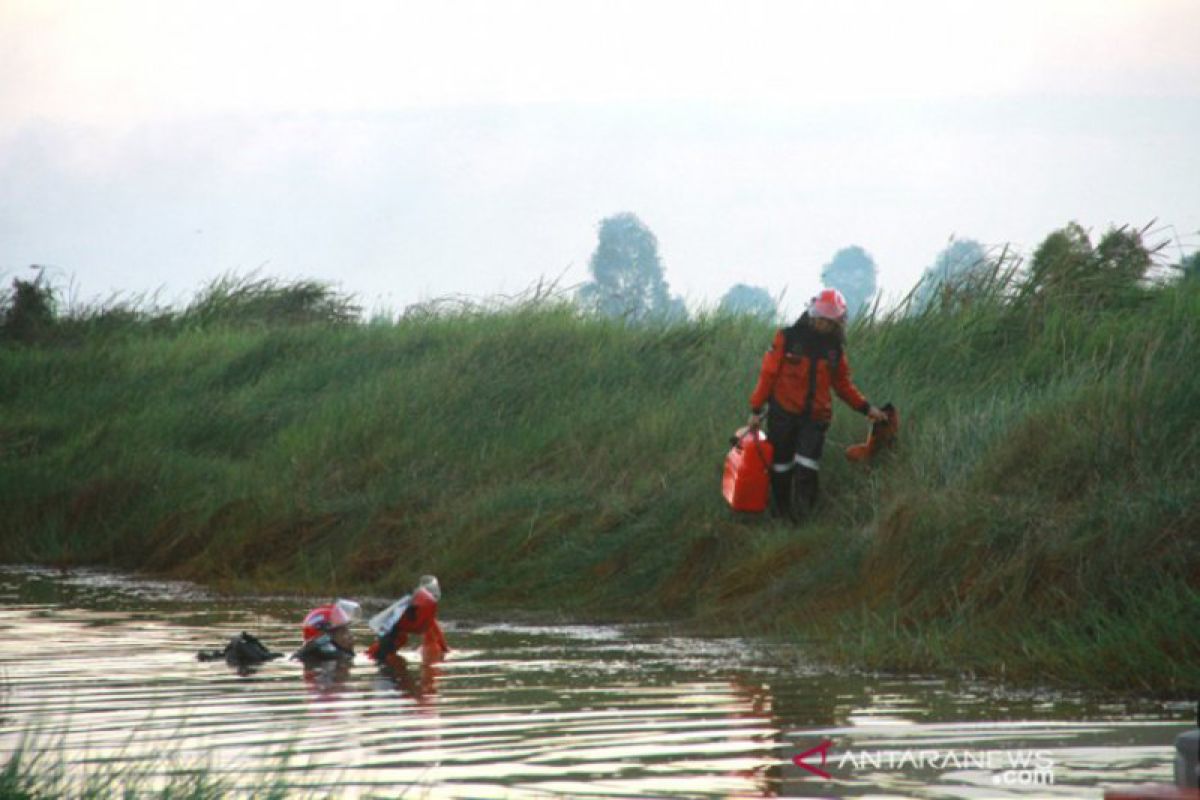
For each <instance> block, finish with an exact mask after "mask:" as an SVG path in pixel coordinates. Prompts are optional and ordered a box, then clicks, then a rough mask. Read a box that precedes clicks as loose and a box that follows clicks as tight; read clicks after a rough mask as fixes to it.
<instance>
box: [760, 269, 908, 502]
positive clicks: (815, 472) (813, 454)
mask: <svg viewBox="0 0 1200 800" xmlns="http://www.w3.org/2000/svg"><path fill="white" fill-rule="evenodd" d="M845 325H846V300H845V298H843V297H842V293H841V292H839V291H838V290H837V289H822V290H821V292H820V293H819V294H818V295H817V296H816V297H814V298H812V300H811V301H810V302H809V304H808V309H807V310H806V311H805V312H804V313H803V314H802V315H801V316H800V319H798V320H796V322H795V323H794V324H793V325H791V326H790V327H787V328H781V329H779V330H778V331H776V333H775V338H774V340H773V341H772V342H771V349H770V350H768V351H767V353H766V355H765V356H763V361H762V369H761V370H760V372H759V376H758V383H757V385H756V386H755V387H754V392H753V393H752V394H751V395H750V411H751V413H750V422H749V424H750V426H751V427H752V428H757V427H759V426H760V425H761V424H762V422H763V419H764V417H765V419H766V423H767V439H768V440H769V441H770V442H771V444H772V445H773V446H774V449H775V455H774V457H773V459H772V464H771V501H772V502H771V511H772V513H773V514H775V515H776V516H784V517H789V518H793V519H794V518H796V517H797V516H798V515H799V513H800V512H803V511H808V510H811V508H812V506H813V504H814V503H816V499H817V489H818V480H817V478H818V476H819V474H820V473H819V470H820V460H821V451H822V449H823V448H824V446H825V432H826V431H827V430H828V429H829V421H830V420H831V419H832V418H833V400H832V397H831V394H830V390H831V389H832V390H833V391H834V392H836V393H837V395H838V397H840V398H841V399H842V400H843V401H844V402H845V403H846V404H847V405H848V406H850V407H851V408H853V409H854V410H855V411H858V412H859V413H861V414H865V415H866V416H867V417H868V418H870V419H871V421H872V422H877V421H881V420H885V419H887V415H886V414H885V413H884V412H882V411H880V410H879V409H878V408H876V407H875V406H873V405H871V403H870V402H869V401H868V400H867V398H866V397H864V396H863V394H862V392H860V391H859V390H858V387H856V386H855V385H854V382H853V381H852V380H851V379H850V361H849V359H847V358H846V352H845V349H846V330H845Z"/></svg>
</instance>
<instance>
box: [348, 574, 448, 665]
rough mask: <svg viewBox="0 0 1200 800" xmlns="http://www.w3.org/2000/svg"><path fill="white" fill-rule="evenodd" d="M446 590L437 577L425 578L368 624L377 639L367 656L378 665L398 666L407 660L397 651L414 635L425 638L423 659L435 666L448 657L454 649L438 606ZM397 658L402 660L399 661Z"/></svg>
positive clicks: (422, 651)
mask: <svg viewBox="0 0 1200 800" xmlns="http://www.w3.org/2000/svg"><path fill="white" fill-rule="evenodd" d="M441 599H442V588H441V586H440V585H439V584H438V579H437V578H435V577H434V576H433V575H423V576H421V579H420V581H418V582H417V587H416V588H415V589H413V591H412V593H411V594H407V595H405V596H404V597H402V598H400V599H399V600H397V601H396V602H395V603H393V604H392V605H390V606H388V607H387V608H385V609H384V610H383V611H381V612H380V613H378V614H376V615H375V616H374V617H372V618H371V620H370V622H369V623H368V624H369V625H370V626H371V629H372V630H373V631H375V634H376V638H375V641H374V642H373V643H372V644H371V646H370V647H369V648H368V649H367V656H369V657H370V658H371V660H373V661H374V662H375V663H377V664H389V665H391V666H396V665H397V664H403V663H404V659H403V658H401V657H400V656H399V655H397V653H396V651H397V650H399V649H400V648H401V647H403V646H404V645H405V644H407V643H408V637H409V636H410V635H412V634H420V635H421V660H422V661H423V662H424V663H426V664H433V663H436V662H438V661H441V660H442V659H443V658H445V655H446V652H447V651H448V650H449V649H450V647H449V646H448V645H447V644H446V636H445V634H443V633H442V628H441V626H440V625H438V621H437V610H438V603H439V602H440V601H441ZM397 659H399V660H398V661H397Z"/></svg>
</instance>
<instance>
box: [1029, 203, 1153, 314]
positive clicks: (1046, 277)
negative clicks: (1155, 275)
mask: <svg viewBox="0 0 1200 800" xmlns="http://www.w3.org/2000/svg"><path fill="white" fill-rule="evenodd" d="M1144 232H1145V231H1144V230H1142V231H1138V230H1135V229H1133V228H1130V227H1129V226H1128V225H1122V226H1121V227H1119V228H1109V229H1108V231H1107V232H1106V233H1105V234H1104V236H1103V237H1102V238H1101V239H1100V243H1099V244H1098V245H1097V246H1096V247H1092V241H1091V238H1090V237H1089V236H1088V232H1087V231H1086V230H1084V229H1083V227H1082V226H1081V225H1079V223H1077V222H1072V223H1070V224H1068V225H1067V226H1066V227H1065V228H1061V229H1059V230H1057V231H1054V232H1053V233H1051V234H1050V235H1049V236H1047V237H1046V239H1045V240H1044V241H1043V242H1042V243H1041V244H1040V245H1038V247H1037V250H1035V251H1034V253H1033V261H1032V263H1031V264H1030V268H1029V275H1028V277H1027V278H1026V280H1025V286H1024V288H1025V291H1026V292H1028V293H1029V294H1032V295H1034V296H1038V297H1056V298H1065V299H1072V300H1074V301H1078V302H1085V303H1086V302H1105V301H1107V300H1110V299H1112V298H1113V297H1114V296H1115V295H1117V294H1119V293H1120V292H1122V291H1125V290H1128V289H1131V288H1133V287H1134V286H1136V285H1137V283H1138V281H1140V280H1141V279H1142V278H1144V277H1145V276H1146V272H1147V271H1148V270H1149V269H1150V267H1151V265H1152V264H1153V263H1154V259H1153V254H1152V252H1151V251H1150V250H1148V249H1147V248H1146V246H1145V245H1144V244H1143V243H1142V234H1143V233H1144Z"/></svg>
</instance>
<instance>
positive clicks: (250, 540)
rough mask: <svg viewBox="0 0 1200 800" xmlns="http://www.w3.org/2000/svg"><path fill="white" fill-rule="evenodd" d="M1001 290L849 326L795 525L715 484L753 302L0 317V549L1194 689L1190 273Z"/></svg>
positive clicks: (237, 580) (1195, 389)
mask: <svg viewBox="0 0 1200 800" xmlns="http://www.w3.org/2000/svg"><path fill="white" fill-rule="evenodd" d="M278 289H279V287H278V286H274V285H272V291H275V290H278ZM1018 290H1019V287H1018V286H1017V285H1016V284H1015V283H1013V281H1012V279H1011V277H1005V276H1004V275H1003V274H998V276H997V278H996V280H995V282H994V284H993V285H991V286H988V287H985V288H984V289H982V290H979V291H978V292H977V293H976V294H975V295H973V296H972V297H971V298H970V299H971V302H967V303H958V304H956V305H955V306H953V307H935V308H931V309H927V310H926V311H924V312H923V313H920V314H910V315H904V314H893V315H890V316H879V317H874V318H870V319H866V320H863V321H861V322H860V323H859V324H857V325H856V326H855V327H854V329H853V330H851V332H850V349H849V355H850V360H851V362H852V364H853V366H854V370H855V375H856V378H857V381H858V383H859V385H860V387H861V388H862V389H863V390H864V391H865V392H866V393H867V395H868V396H869V397H871V398H872V399H873V400H874V401H876V402H877V403H882V402H884V401H887V400H891V401H893V402H895V403H896V404H897V406H898V407H899V408H900V410H901V414H902V419H903V425H904V427H903V432H902V438H901V444H900V447H899V449H898V450H897V451H896V452H894V453H891V454H889V456H888V457H887V458H885V459H884V460H883V462H882V463H879V464H877V465H875V466H873V467H871V468H861V467H859V466H857V465H852V464H849V463H848V462H846V461H845V460H844V459H842V458H841V455H840V450H841V446H843V445H847V444H850V443H852V442H855V441H860V440H861V439H862V438H863V437H864V436H865V433H866V424H865V422H864V421H863V420H862V418H861V417H859V416H857V415H855V414H854V413H852V412H850V411H849V410H848V409H846V408H845V407H844V406H840V407H839V408H838V409H837V412H836V419H835V424H834V426H833V428H832V430H831V432H830V437H829V443H828V445H827V451H826V456H825V459H824V462H823V475H822V486H823V491H824V495H823V498H822V502H821V506H820V508H819V509H818V512H817V514H816V515H815V516H814V517H813V518H812V519H810V520H809V521H808V523H807V524H805V525H804V526H802V527H800V528H791V527H787V526H784V525H780V524H777V523H773V522H770V521H767V520H751V521H747V520H742V519H736V518H734V517H732V516H731V515H730V514H729V513H728V512H727V510H726V509H725V508H724V506H723V503H722V501H721V499H720V495H719V492H718V486H719V477H720V466H721V461H722V458H723V456H724V451H725V449H726V448H727V442H728V436H729V435H730V433H732V431H733V429H734V428H735V427H737V426H738V425H740V424H742V423H743V422H744V418H745V413H746V404H747V396H748V394H749V392H750V389H751V388H752V385H753V382H754V379H755V376H756V373H757V366H758V361H759V357H760V355H761V352H762V350H763V348H764V346H765V345H766V343H767V342H768V341H769V339H770V336H771V330H770V328H769V326H768V325H767V324H766V323H763V322H760V321H756V320H753V319H748V318H736V317H723V316H716V315H707V316H702V317H700V318H699V319H694V320H692V321H689V322H684V323H676V324H670V325H665V324H664V325H658V326H655V325H647V326H636V327H631V326H626V325H623V324H620V323H618V322H614V321H610V320H604V319H598V318H595V317H590V316H587V315H583V314H580V313H579V312H578V311H577V310H576V309H574V308H573V307H571V306H570V305H569V304H566V303H563V302H557V301H554V300H552V299H551V300H549V301H546V300H544V299H543V300H541V301H539V302H532V303H515V304H512V305H509V306H507V307H505V308H499V309H479V308H474V307H470V306H467V305H451V306H443V307H430V308H427V309H422V310H421V313H415V314H410V315H408V316H405V317H402V318H400V319H397V320H386V321H376V322H375V323H373V324H360V323H353V322H350V321H347V319H345V318H343V317H341V316H339V315H340V312H337V309H341V308H343V306H342V305H340V304H339V303H337V302H334V301H333V300H330V298H326V300H329V301H330V303H332V305H329V306H328V308H331V309H334V311H331V312H330V313H329V314H325V315H324V316H322V315H321V314H318V315H317V316H316V318H315V319H310V318H305V319H303V320H300V321H297V320H296V319H295V318H294V317H289V316H286V315H285V316H284V318H283V321H279V320H276V321H275V322H270V323H263V324H253V325H250V324H241V323H238V322H236V321H237V320H238V319H240V318H239V317H237V314H233V315H232V316H228V315H227V316H225V317H222V316H221V314H219V313H216V312H215V311H214V312H212V313H209V314H208V315H207V316H204V317H203V319H200V318H199V317H197V318H196V319H197V320H199V321H197V322H195V324H193V325H191V326H187V325H178V324H176V323H174V322H172V323H170V324H167V323H159V324H158V325H157V327H156V326H154V325H148V324H142V323H138V325H134V326H132V327H130V328H128V329H122V332H121V333H120V334H119V335H118V334H115V333H112V332H111V331H109V332H105V333H103V334H101V333H94V332H93V333H90V334H88V335H82V336H72V337H69V340H55V339H53V338H51V339H50V340H48V341H45V342H42V343H40V344H38V343H35V344H33V345H29V344H9V345H0V508H3V509H4V513H3V516H2V517H0V558H3V559H4V560H7V561H38V562H45V563H56V564H84V563H86V564H95V563H101V564H109V565H113V566H119V567H125V568H130V569H141V570H150V571H155V572H165V573H170V574H172V575H175V576H179V577H187V578H192V579H197V580H201V581H204V582H207V583H210V584H214V585H218V586H224V587H229V588H235V589H236V588H253V589H256V590H274V589H302V590H305V591H314V592H329V593H334V592H341V593H354V592H371V593H377V594H393V593H396V592H398V591H400V590H403V589H404V588H406V587H408V586H409V585H410V584H411V583H412V581H413V580H414V579H415V577H416V576H417V575H418V574H421V573H424V572H436V573H438V574H439V576H440V577H441V579H442V583H443V586H444V587H445V588H446V590H447V602H448V603H449V604H450V605H451V607H455V608H460V609H461V608H463V607H467V606H471V605H474V606H476V607H489V608H495V607H509V608H523V609H531V610H547V611H548V610H554V611H560V612H563V613H571V614H579V615H587V616H590V617H595V618H607V619H636V618H656V617H657V618H662V617H672V618H690V619H694V620H696V621H697V622H698V624H700V625H702V626H704V627H705V628H706V629H709V630H734V629H739V630H746V629H751V630H759V631H773V632H777V633H780V634H783V635H796V633H797V632H799V633H801V634H803V635H804V636H807V637H811V636H818V637H821V639H822V640H823V642H824V649H825V650H826V652H827V653H828V654H829V655H831V656H833V657H837V658H842V659H844V660H846V661H847V662H848V663H856V664H862V665H869V666H871V667H872V668H888V669H904V670H923V669H934V670H943V671H963V672H971V673H975V674H986V675H993V676H1001V675H1002V676H1006V677H1011V678H1013V679H1016V680H1036V681H1042V682H1058V683H1064V684H1069V685H1073V686H1081V687H1083V686H1090V687H1098V688H1108V689H1114V690H1136V691H1138V692H1148V693H1152V694H1186V693H1187V692H1195V691H1197V690H1200V672H1198V671H1197V670H1195V668H1194V665H1195V664H1196V663H1198V662H1200V639H1198V637H1197V635H1196V632H1195V626H1194V624H1191V620H1192V619H1193V618H1194V611H1193V612H1188V609H1193V610H1194V609H1195V608H1196V607H1197V605H1196V601H1197V599H1198V596H1197V592H1198V591H1200V545H1198V542H1200V540H1198V539H1197V536H1196V532H1197V531H1200V482H1197V481H1196V480H1195V475H1196V474H1197V473H1198V472H1200V433H1198V432H1197V426H1196V425H1195V419H1196V414H1195V409H1196V408H1197V407H1200V373H1198V371H1197V370H1196V363H1197V361H1196V353H1197V352H1200V289H1198V287H1197V284H1196V282H1182V283H1179V284H1175V285H1171V286H1160V287H1152V288H1136V289H1131V290H1129V291H1127V292H1124V293H1123V294H1121V295H1120V296H1115V297H1110V298H1108V299H1107V300H1106V302H1105V303H1103V304H1093V305H1088V304H1081V303H1078V302H1066V301H1064V302H1055V301H1054V300H1053V299H1050V300H1047V299H1045V298H1039V299H1037V300H1036V302H1034V301H1033V300H1029V299H1028V298H1021V296H1020V293H1019V291H1018ZM239 302H242V303H243V304H244V307H246V308H250V309H251V310H252V311H253V313H254V314H258V313H260V311H261V306H260V305H255V302H253V298H247V297H246V296H242V297H241V299H240V300H239ZM313 302H315V301H311V300H310V301H309V306H305V307H306V308H307V307H311V306H312V303H313ZM268 306H269V307H271V308H274V306H270V305H269V304H268ZM284 308H285V310H286V309H288V308H292V306H289V305H287V304H286V303H285V304H284ZM335 312H336V313H335ZM245 313H250V312H245ZM280 313H283V312H280ZM143 322H144V321H143Z"/></svg>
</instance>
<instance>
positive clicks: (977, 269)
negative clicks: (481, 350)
mask: <svg viewBox="0 0 1200 800" xmlns="http://www.w3.org/2000/svg"><path fill="white" fill-rule="evenodd" d="M1148 229H1149V226H1147V227H1146V228H1142V229H1136V228H1132V227H1130V226H1128V225H1124V226H1119V227H1110V228H1109V229H1108V230H1106V231H1105V232H1104V234H1103V235H1102V236H1101V237H1100V239H1099V240H1098V241H1097V242H1096V243H1095V244H1093V242H1092V237H1091V234H1090V233H1089V232H1088V231H1087V230H1086V229H1085V228H1083V227H1082V226H1081V225H1079V224H1078V223H1075V222H1071V223H1069V224H1068V225H1066V226H1065V227H1063V228H1060V229H1059V230H1056V231H1054V232H1052V233H1051V234H1050V235H1049V236H1047V237H1046V238H1045V239H1044V240H1043V241H1042V242H1041V244H1039V245H1038V246H1037V248H1036V249H1035V250H1034V252H1033V254H1032V256H1031V257H1030V259H1029V264H1028V267H1027V268H1023V267H1024V265H1023V264H1022V262H1021V259H1020V257H1019V256H1017V254H1015V253H1014V252H1012V251H1011V250H1010V249H1009V248H1007V247H1003V248H987V247H984V246H983V245H982V244H980V243H979V242H977V241H975V240H974V239H969V238H964V239H952V240H951V241H950V243H949V244H948V245H947V246H946V247H945V248H944V249H943V250H942V251H941V252H940V253H938V255H937V257H936V258H935V259H934V261H933V263H932V264H931V265H930V266H929V267H927V268H926V269H925V271H924V273H923V274H922V276H921V279H920V281H918V283H917V285H916V286H915V287H914V288H913V290H912V291H911V292H910V293H909V295H908V297H907V299H906V301H905V310H906V312H907V313H910V314H923V313H932V312H937V311H941V310H953V309H956V308H958V307H961V306H964V305H966V304H969V303H970V302H971V300H972V298H973V297H976V296H979V295H980V294H982V293H986V292H987V291H989V290H990V289H991V288H994V287H997V286H1004V287H1008V288H1007V289H1006V291H1013V289H1012V287H1017V289H1016V291H1019V292H1020V293H1021V295H1022V296H1023V297H1024V298H1025V299H1026V300H1028V301H1029V302H1037V303H1042V302H1065V303H1076V304H1089V305H1102V304H1106V303H1112V302H1117V301H1119V300H1120V298H1121V297H1122V296H1124V295H1125V294H1127V293H1128V292H1130V291H1131V290H1134V289H1136V288H1137V287H1138V286H1140V285H1142V284H1143V283H1145V282H1146V280H1147V279H1148V277H1149V276H1150V274H1151V271H1152V268H1153V267H1155V266H1156V265H1159V266H1162V267H1169V268H1170V270H1171V271H1173V272H1174V273H1175V274H1176V275H1177V276H1178V278H1179V279H1181V280H1187V281H1196V280H1200V251H1197V252H1194V253H1191V254H1190V255H1187V256H1181V258H1180V259H1179V261H1178V262H1176V263H1165V259H1164V258H1163V256H1162V251H1163V249H1164V247H1165V244H1166V243H1165V242H1164V243H1161V244H1157V245H1147V244H1146V242H1145V237H1146V235H1147V233H1148ZM1018 267H1022V268H1023V269H1022V270H1021V271H1020V272H1019V273H1018V271H1017V270H1018ZM35 269H37V270H38V272H37V276H36V277H35V278H33V279H32V280H25V279H21V278H16V279H14V280H13V281H12V285H11V288H9V289H7V290H0V342H4V341H8V342H39V341H53V340H64V339H73V338H80V337H83V336H86V335H91V334H95V333H102V332H111V331H128V330H134V329H140V330H156V331H172V330H184V329H190V328H197V327H207V326H213V325H225V326H244V325H257V326H263V325H280V324H283V325H295V324H314V323H316V324H335V325H344V324H351V323H354V322H357V321H359V320H360V314H361V307H360V306H358V305H357V304H355V303H354V301H353V298H352V297H349V296H347V295H344V294H342V293H340V292H338V291H336V290H335V289H333V288H332V287H331V286H329V285H328V284H325V283H322V282H320V281H312V280H299V281H294V282H281V281H276V280H274V279H270V278H261V277H257V276H255V275H250V276H246V277H237V276H233V275H226V276H222V277H220V278H217V279H216V280H214V281H212V282H211V283H209V284H208V285H207V286H206V287H204V288H203V289H202V290H201V291H200V292H199V293H198V295H197V296H196V298H195V299H194V300H193V301H192V302H191V303H190V304H189V305H188V306H186V307H185V308H183V309H182V310H178V311H175V310H170V309H159V308H146V307H144V306H143V305H141V304H140V303H139V302H138V301H136V300H135V301H131V302H113V303H109V304H107V305H103V306H94V307H78V308H73V309H67V311H66V312H65V313H64V312H63V310H62V309H61V307H60V305H61V304H60V294H59V292H58V291H56V290H55V289H54V288H53V287H52V286H51V285H50V284H49V283H48V282H47V281H46V280H45V276H44V270H42V269H40V268H37V267H35ZM588 269H589V272H590V275H591V280H589V281H588V282H586V283H584V284H583V285H582V286H580V287H579V288H578V290H577V291H576V293H575V295H574V298H573V301H574V303H575V304H576V305H577V306H578V307H580V308H582V309H584V310H586V311H588V312H590V313H595V314H599V315H602V316H605V317H611V318H616V319H621V320H624V321H627V322H630V323H645V322H651V321H666V322H671V321H681V320H685V319H687V317H688V311H687V308H686V306H685V304H684V302H683V299H682V298H681V297H679V296H678V295H673V294H671V291H670V286H669V284H668V283H667V280H666V275H665V270H664V268H663V264H662V259H661V257H660V256H659V252H658V239H657V237H656V236H655V235H654V233H653V232H651V231H650V229H649V228H648V227H647V226H646V225H645V223H643V222H642V221H641V220H640V219H639V218H638V217H637V215H635V214H633V213H630V212H622V213H618V214H614V215H613V216H610V217H606V218H605V219H603V220H601V222H600V224H599V227H598V241H597V244H596V249H595V252H593V253H592V256H591V259H590V261H589V263H588ZM1163 273H1164V274H1169V271H1167V270H1163ZM878 275H879V269H878V267H877V265H876V264H875V261H874V259H873V258H872V257H871V255H870V254H869V253H868V252H867V251H866V250H864V249H863V248H862V247H860V246H858V245H851V246H849V247H845V248H842V249H841V250H838V251H837V252H836V253H834V255H833V257H832V259H831V260H830V261H829V263H827V264H825V265H824V267H823V268H822V270H821V280H822V282H823V283H824V284H825V285H826V286H832V287H834V288H837V289H838V290H840V291H841V292H842V294H843V295H844V296H845V297H846V301H847V305H848V306H849V308H850V314H851V316H852V317H854V316H858V315H861V314H863V313H865V312H867V311H869V310H870V309H871V308H872V305H873V304H874V303H875V302H876V301H877V298H878V294H879V293H878V286H877V279H878ZM1014 275H1015V276H1016V277H1017V278H1018V279H1017V280H1015V281H1014V280H1011V279H1012V278H1013V277H1014ZM1156 279H1164V278H1162V277H1158V278H1156ZM539 286H540V284H539ZM813 288H815V287H813ZM542 296H543V295H542V293H541V292H540V291H539V292H538V293H537V294H536V295H535V299H537V298H542ZM421 305H422V309H423V310H425V311H426V312H428V313H433V314H436V313H440V309H441V308H442V306H439V305H437V304H434V305H430V304H429V303H425V304H421ZM460 307H461V304H457V305H456V304H450V305H447V306H446V307H445V308H446V313H452V312H453V311H454V309H456V308H460ZM717 311H718V313H724V314H741V315H750V316H755V317H759V318H762V319H765V320H772V321H774V320H777V319H778V317H779V313H780V309H779V301H778V299H777V298H776V297H773V296H772V295H771V293H770V292H769V291H768V290H767V289H766V288H765V287H762V286H752V285H749V284H745V283H737V284H735V285H733V286H732V287H730V288H729V290H728V291H727V292H725V294H724V295H723V296H722V297H721V299H720V301H719V303H718V305H717ZM385 321H386V320H385ZM373 322H378V320H373Z"/></svg>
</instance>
